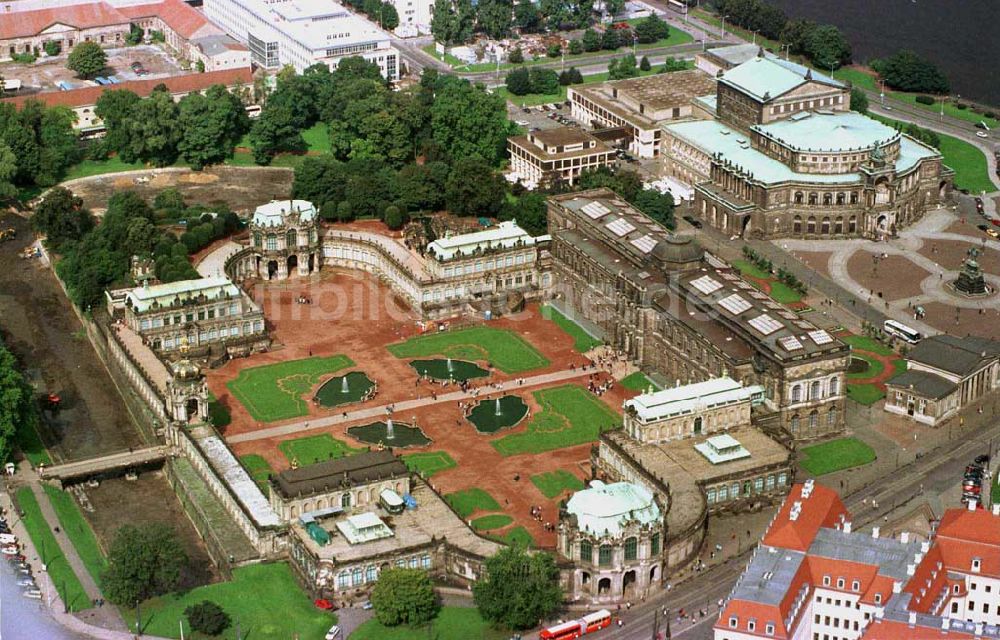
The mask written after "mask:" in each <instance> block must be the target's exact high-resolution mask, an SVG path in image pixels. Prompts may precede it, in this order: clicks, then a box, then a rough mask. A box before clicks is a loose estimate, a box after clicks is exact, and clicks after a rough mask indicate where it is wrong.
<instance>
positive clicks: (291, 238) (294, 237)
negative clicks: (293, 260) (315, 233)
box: [285, 229, 299, 249]
mask: <svg viewBox="0 0 1000 640" xmlns="http://www.w3.org/2000/svg"><path fill="white" fill-rule="evenodd" d="M298 237H299V234H298V232H296V231H295V229H289V230H288V231H287V232H286V233H285V246H286V247H288V248H289V249H293V248H295V247H296V246H298V244H299V240H298Z"/></svg>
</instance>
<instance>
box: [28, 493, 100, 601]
mask: <svg viewBox="0 0 1000 640" xmlns="http://www.w3.org/2000/svg"><path fill="white" fill-rule="evenodd" d="M42 488H43V489H44V490H45V494H46V495H48V497H49V502H51V503H52V508H53V509H55V512H56V517H58V518H59V526H60V527H61V528H62V530H63V531H65V532H66V536H67V537H68V538H69V540H70V542H72V543H73V547H74V548H75V549H76V553H77V555H79V556H80V559H81V560H83V564H84V566H85V567H87V573H89V574H90V576H91V577H92V578H93V579H94V582H96V583H97V584H98V585H100V584H101V572H102V571H104V568H105V567H106V566H108V563H107V561H106V560H105V558H104V552H103V551H102V550H101V545H100V544H99V543H98V542H97V536H95V535H94V530H93V529H92V528H91V527H90V523H89V522H87V520H86V518H84V517H83V512H82V511H80V507H79V506H78V505H77V504H76V500H74V499H73V495H72V494H71V493H69V492H67V491H60V490H59V489H56V488H55V487H52V486H49V485H47V484H46V485H43V486H42Z"/></svg>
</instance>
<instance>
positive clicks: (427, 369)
mask: <svg viewBox="0 0 1000 640" xmlns="http://www.w3.org/2000/svg"><path fill="white" fill-rule="evenodd" d="M410 366H411V367H413V368H414V369H415V370H416V372H417V373H418V374H419V375H420V376H421V377H427V378H433V379H435V380H453V381H462V380H470V379H472V378H485V377H486V376H488V375H490V372H489V371H487V370H486V369H483V368H482V367H480V366H479V365H477V364H476V363H475V362H469V361H468V360H452V359H451V358H447V359H437V360H411V361H410Z"/></svg>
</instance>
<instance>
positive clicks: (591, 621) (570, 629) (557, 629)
mask: <svg viewBox="0 0 1000 640" xmlns="http://www.w3.org/2000/svg"><path fill="white" fill-rule="evenodd" d="M610 625H611V612H610V611H608V610H607V609H601V610H600V611H595V612H594V613H588V614H587V615H585V616H583V617H582V618H580V619H578V620H570V621H569V622H563V623H560V624H557V625H555V626H554V627H549V628H547V629H542V632H541V633H539V634H538V637H539V639H540V640H573V639H574V638H579V637H580V636H583V635H587V634H588V633H594V632H595V631H600V630H601V629H603V628H605V627H607V626H610Z"/></svg>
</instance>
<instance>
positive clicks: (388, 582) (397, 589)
mask: <svg viewBox="0 0 1000 640" xmlns="http://www.w3.org/2000/svg"><path fill="white" fill-rule="evenodd" d="M371 603H372V606H373V607H374V609H375V617H376V618H378V621H379V622H381V623H382V624H383V625H385V626H387V627H394V626H396V625H400V624H406V625H419V624H423V623H425V622H429V621H431V620H433V619H434V616H436V615H437V612H438V608H439V607H438V603H437V596H436V595H435V594H434V586H433V585H432V584H431V578H430V576H429V575H428V574H427V572H426V571H424V570H423V569H409V568H401V567H393V568H389V569H383V570H382V572H381V573H380V574H379V576H378V582H376V583H375V588H374V589H372V595H371Z"/></svg>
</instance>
